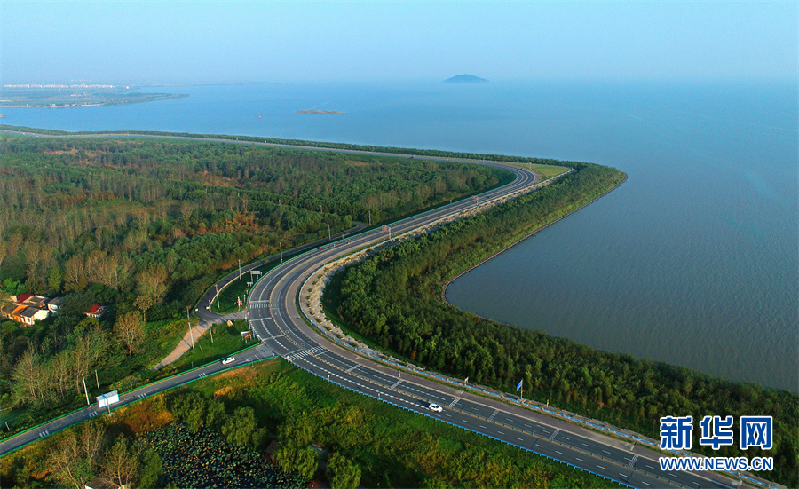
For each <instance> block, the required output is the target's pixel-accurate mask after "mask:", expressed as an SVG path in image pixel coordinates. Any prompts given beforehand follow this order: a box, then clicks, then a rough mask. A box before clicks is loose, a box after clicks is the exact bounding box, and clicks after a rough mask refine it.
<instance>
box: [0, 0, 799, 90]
mask: <svg viewBox="0 0 799 489" xmlns="http://www.w3.org/2000/svg"><path fill="white" fill-rule="evenodd" d="M798 38H799V2H795V1H786V2H745V1H743V2H668V1H659V2H462V1H458V2H454V1H449V2H444V1H440V2H435V1H425V2H422V1H406V2H389V1H372V2H354V1H350V2H340V1H323V2H289V1H248V2H221V1H203V2H191V1H179V2H164V1H142V0H137V1H95V2H70V1H47V2H42V1H30V0H27V1H15V0H0V82H1V83H29V82H32V83H46V82H75V81H89V82H97V83H102V82H106V83H122V84H159V83H163V84H169V83H220V82H281V83H284V82H340V81H343V82H349V81H388V80H392V81H405V80H408V81H410V80H438V79H440V80H443V79H445V78H448V77H450V76H453V75H457V74H474V75H478V76H481V77H484V78H488V79H489V80H492V81H493V80H520V81H521V80H525V81H526V80H556V81H557V80H575V81H602V82H608V81H648V82H652V81H656V82H657V81H664V82H671V81H697V82H705V81H735V82H742V81H743V82H760V81H768V82H771V81H777V82H794V83H795V82H796V81H797V70H798V66H799V56H798V55H797V52H798V51H799V48H798V47H797V46H798V45H799V40H798Z"/></svg>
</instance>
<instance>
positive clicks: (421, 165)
mask: <svg viewBox="0 0 799 489" xmlns="http://www.w3.org/2000/svg"><path fill="white" fill-rule="evenodd" d="M511 178H512V174H511V173H510V172H506V171H502V170H497V169H493V168H489V167H484V166H478V165H465V164H462V163H445V162H431V161H423V160H420V159H413V160H411V159H399V158H392V157H377V156H372V155H349V154H342V153H333V152H319V151H309V150H297V149H289V148H264V147H255V146H253V145H238V144H225V143H218V142H211V141H178V140H161V139H150V138H146V139H145V138H142V139H119V138H117V139H114V138H102V139H95V138H91V139H88V138H85V139H80V138H29V137H19V136H10V135H3V136H2V139H0V195H2V206H0V300H2V301H4V302H6V303H9V302H10V300H11V297H12V296H17V295H19V294H23V293H34V294H39V295H43V296H47V297H56V296H60V297H63V305H62V308H61V313H60V314H59V315H58V316H57V317H50V318H48V319H45V320H43V321H40V322H37V324H36V325H35V326H34V327H23V325H21V324H20V323H18V322H14V321H11V320H4V321H3V322H2V324H1V325H0V328H1V330H0V393H1V394H2V403H3V405H4V407H8V406H26V407H28V411H29V413H28V414H30V413H31V412H32V413H36V412H38V411H37V410H44V411H48V412H51V411H52V410H53V409H54V408H55V407H57V406H58V405H63V406H64V408H66V407H69V406H72V407H73V408H74V407H77V406H76V402H79V399H80V396H81V395H82V388H81V379H82V378H84V377H86V378H89V377H91V378H94V377H98V378H100V379H101V381H102V383H103V384H105V385H110V384H112V383H113V382H116V381H118V380H120V379H123V378H125V377H126V376H127V375H129V374H130V373H131V372H133V371H136V370H137V369H145V368H146V367H147V363H154V362H155V361H157V360H159V358H156V356H157V355H159V354H161V355H164V356H165V355H166V353H168V350H167V351H162V350H163V349H164V348H168V347H170V345H171V346H172V347H173V346H174V344H176V343H177V341H178V339H179V338H180V337H182V334H183V333H184V332H185V317H186V309H187V307H194V304H195V302H196V301H197V300H198V299H199V297H200V296H201V295H202V293H203V292H204V291H205V290H206V289H207V288H208V287H210V286H211V285H212V284H213V283H214V281H215V280H216V279H217V278H218V277H219V274H220V273H222V272H223V271H224V270H227V269H230V268H232V267H235V266H237V265H238V262H239V260H240V261H241V263H247V262H249V261H251V260H254V259H256V258H259V257H263V256H265V255H270V254H274V253H276V252H278V251H280V250H286V249H289V248H291V247H293V246H295V245H299V244H304V243H307V242H311V241H314V240H317V239H321V238H326V237H327V236H328V230H330V232H332V233H335V232H339V231H343V230H345V229H349V228H351V227H352V226H353V223H354V222H355V221H363V222H366V221H368V220H370V219H371V222H372V223H377V222H380V221H385V220H388V219H393V218H396V217H399V216H402V215H405V214H408V213H412V212H415V211H418V210H420V209H423V208H426V207H429V206H432V205H436V204H438V203H441V202H444V201H446V200H449V199H452V198H458V197H462V196H464V195H467V194H470V193H473V192H478V191H483V190H485V189H487V188H490V187H493V186H496V185H499V184H501V183H504V182H506V181H509V180H510V179H511ZM95 303H98V304H103V305H105V306H108V307H109V311H108V313H107V314H106V315H105V316H103V317H101V318H99V319H96V318H95V319H91V318H87V317H86V316H85V315H84V312H85V311H87V310H88V309H89V307H91V306H92V304H95ZM179 318H183V320H184V322H183V325H182V326H176V325H175V323H174V321H175V320H176V319H179ZM170 341H172V342H171V343H170ZM159 348H160V349H159ZM170 349H171V348H170ZM95 370H98V373H97V374H95ZM98 383H99V381H98ZM42 414H47V413H42ZM34 418H36V417H34ZM13 419H14V420H15V422H17V424H18V425H19V424H22V425H24V424H25V423H29V422H30V421H31V418H30V417H26V416H22V417H19V418H13ZM15 422H12V423H11V424H12V426H13V425H14V424H15Z"/></svg>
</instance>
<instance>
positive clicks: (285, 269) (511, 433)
mask: <svg viewBox="0 0 799 489" xmlns="http://www.w3.org/2000/svg"><path fill="white" fill-rule="evenodd" d="M494 165H495V166H502V167H504V168H506V169H510V170H511V171H513V172H514V173H515V174H516V177H517V178H516V180H515V181H514V182H512V183H511V184H508V185H506V186H505V187H501V188H498V189H495V190H493V191H490V192H487V193H485V194H482V195H480V196H479V198H478V199H477V200H475V199H468V200H464V201H460V202H457V203H453V204H451V205H449V206H446V207H442V208H440V209H436V210H433V211H428V212H426V213H423V214H420V215H418V216H414V217H411V218H408V219H404V220H402V221H400V222H397V223H394V224H393V225H392V226H391V232H392V234H393V235H394V236H397V235H400V234H402V233H404V232H408V231H411V230H414V229H417V228H419V227H421V226H425V225H428V224H431V223H434V222H435V221H437V220H439V219H442V218H446V217H448V216H453V215H456V214H458V213H461V212H464V211H468V210H470V209H472V208H474V207H476V206H479V205H481V204H483V203H487V202H491V201H494V200H497V199H501V198H505V197H506V196H508V195H509V194H513V193H515V192H519V191H520V190H523V189H527V188H529V187H531V186H532V185H533V184H535V183H536V177H535V175H534V174H533V173H532V172H528V171H526V170H523V169H520V168H516V167H510V166H506V165H499V164H494ZM387 237H388V236H387V233H385V232H384V231H383V230H381V229H375V230H372V231H369V232H366V233H362V234H359V235H357V236H354V237H352V238H350V239H348V240H346V241H341V242H338V243H335V244H330V245H326V246H324V247H321V248H316V249H313V250H311V251H309V252H306V253H305V254H303V255H300V256H298V257H296V258H294V259H292V260H291V261H289V262H287V263H284V264H282V265H280V266H279V267H277V268H275V269H274V270H272V271H271V272H270V273H268V274H267V275H265V276H264V277H263V278H262V279H261V280H260V281H259V282H258V283H257V284H256V285H255V286H254V287H253V290H252V292H251V295H250V302H249V306H248V307H249V314H250V326H251V328H252V329H253V331H254V332H255V334H256V335H257V336H258V338H259V339H260V340H261V342H262V344H263V345H264V346H265V347H266V348H268V349H270V350H272V351H273V352H274V353H275V354H276V355H279V356H281V357H283V358H284V359H286V360H288V361H289V362H291V363H292V364H294V365H296V366H297V367H300V368H302V369H304V370H306V371H308V372H311V373H313V374H315V375H317V376H320V377H322V378H325V379H327V380H329V381H331V382H335V383H336V384H339V385H341V386H343V387H345V388H348V389H351V390H354V391H358V392H361V393H363V394H365V395H368V396H371V397H374V398H378V399H380V400H382V401H385V402H389V403H392V404H395V405H397V406H400V407H403V408H406V409H409V410H411V411H415V412H417V413H420V414H423V415H426V416H430V417H432V418H435V419H438V420H441V421H444V422H447V423H450V424H453V425H456V426H459V427H462V428H465V429H468V430H471V431H475V432H478V433H481V434H484V435H486V436H489V437H492V438H495V439H498V440H501V441H503V442H505V443H509V444H512V445H515V446H518V447H521V448H523V449H526V450H529V451H532V452H535V453H538V454H541V455H545V456H547V457H550V458H552V459H555V460H558V461H561V462H565V463H568V464H570V465H573V466H575V467H578V468H581V469H583V470H587V471H590V472H592V473H594V474H597V475H600V476H602V477H606V478H608V479H612V480H614V481H616V482H619V483H621V484H624V485H628V486H632V487H640V488H646V487H664V486H676V487H679V486H682V487H692V488H698V487H714V488H718V487H732V485H731V484H732V480H731V479H729V478H726V477H723V476H720V475H717V474H713V473H708V472H701V473H691V472H677V471H674V472H666V471H661V470H660V468H659V464H658V462H657V458H658V456H659V455H658V454H657V453H655V452H653V451H651V450H648V449H646V448H644V447H641V446H636V445H634V444H632V443H629V442H625V441H621V440H617V439H614V438H611V437H608V436H605V435H603V434H599V433H596V432H594V431H590V430H588V429H585V428H581V427H578V426H575V425H572V424H570V423H567V422H565V421H562V420H558V419H555V418H551V417H549V416H545V415H542V414H537V413H534V412H531V411H529V410H527V409H524V408H522V407H521V406H513V405H508V404H506V403H503V402H500V401H498V400H493V399H486V398H483V397H479V396H477V395H475V394H474V393H472V392H470V391H469V390H468V389H459V388H458V386H457V385H446V384H441V383H439V382H435V381H433V380H431V379H428V378H426V377H421V376H416V375H411V374H409V373H407V372H402V371H398V370H397V369H394V368H391V367H390V366H387V365H385V364H382V363H380V362H377V361H376V360H373V359H371V358H367V357H363V356H360V355H358V354H356V353H355V352H353V351H351V350H350V349H347V348H345V347H343V346H342V345H340V344H338V343H337V342H334V341H331V340H329V339H328V338H327V337H325V336H322V335H320V334H319V333H318V332H317V331H315V330H314V329H312V328H311V327H310V326H309V325H308V323H307V322H306V319H305V318H304V317H303V316H302V313H301V311H299V307H298V294H299V292H300V290H301V289H302V286H303V284H304V282H305V281H306V279H308V277H310V276H311V275H312V274H313V273H314V272H315V271H317V270H318V269H319V268H321V267H322V266H323V265H325V264H326V263H329V262H331V261H333V260H335V259H336V258H338V257H341V256H344V255H347V254H350V253H352V252H354V251H355V250H358V249H361V248H364V247H367V246H369V245H372V244H375V243H378V242H380V241H383V240H385V239H386V238H387ZM431 403H435V404H438V405H441V406H443V407H444V409H443V412H441V413H435V412H432V411H431V410H430V409H429V405H430V404H431Z"/></svg>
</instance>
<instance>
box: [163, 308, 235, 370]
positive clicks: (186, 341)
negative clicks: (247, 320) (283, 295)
mask: <svg viewBox="0 0 799 489" xmlns="http://www.w3.org/2000/svg"><path fill="white" fill-rule="evenodd" d="M216 316H217V317H216V318H213V319H203V320H200V322H199V324H197V326H194V327H193V328H191V333H189V332H188V331H187V332H186V336H184V337H183V339H182V340H180V343H178V346H176V347H175V349H174V350H172V352H171V353H170V354H169V355H167V356H166V358H164V359H163V360H161V361H160V362H158V364H157V365H156V366H155V367H153V370H160V369H162V368H164V367H166V366H167V365H169V364H171V363H173V362H174V361H175V360H177V359H178V358H180V357H181V355H183V354H184V353H186V352H187V351H189V350H191V338H192V334H193V335H194V341H197V340H199V339H200V336H202V335H203V334H205V333H206V332H207V331H208V330H209V329H210V328H211V326H212V325H213V324H216V323H224V322H225V321H227V320H231V321H232V320H234V319H244V311H241V312H232V313H230V314H225V315H220V314H216Z"/></svg>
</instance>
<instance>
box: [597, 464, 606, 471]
mask: <svg viewBox="0 0 799 489" xmlns="http://www.w3.org/2000/svg"><path fill="white" fill-rule="evenodd" d="M597 467H598V468H600V469H602V470H606V469H605V467H602V466H601V465H597Z"/></svg>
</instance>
